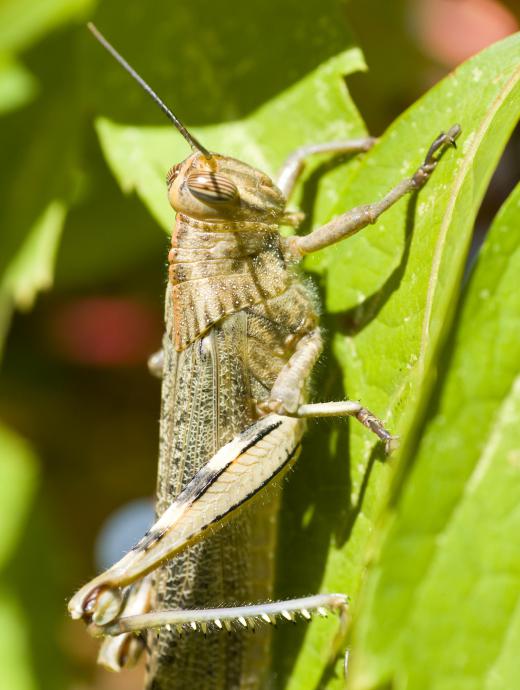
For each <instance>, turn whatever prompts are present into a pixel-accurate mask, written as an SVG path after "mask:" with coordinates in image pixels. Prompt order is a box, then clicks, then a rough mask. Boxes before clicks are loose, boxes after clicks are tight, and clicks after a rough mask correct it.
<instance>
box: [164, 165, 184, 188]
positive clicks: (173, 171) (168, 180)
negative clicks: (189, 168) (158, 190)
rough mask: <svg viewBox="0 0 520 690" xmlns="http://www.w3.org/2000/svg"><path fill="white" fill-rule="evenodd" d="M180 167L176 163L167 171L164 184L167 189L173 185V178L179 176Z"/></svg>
mask: <svg viewBox="0 0 520 690" xmlns="http://www.w3.org/2000/svg"><path fill="white" fill-rule="evenodd" d="M181 165H182V164H181V163H177V165H174V166H173V167H171V168H170V169H169V170H168V173H167V174H166V184H167V186H168V189H170V187H171V186H172V184H173V181H174V180H175V178H176V177H177V175H178V174H179V170H180V169H181Z"/></svg>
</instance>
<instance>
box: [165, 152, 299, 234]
mask: <svg viewBox="0 0 520 690" xmlns="http://www.w3.org/2000/svg"><path fill="white" fill-rule="evenodd" d="M166 182H167V185H168V198H169V200H170V204H171V205H172V207H173V208H174V209H175V211H178V212H180V213H184V214H185V215H187V216H192V217H194V218H198V219H199V220H225V221H257V222H262V223H279V222H280V219H281V217H282V215H283V212H284V209H285V198H284V196H283V194H282V192H281V191H280V190H279V189H278V187H276V185H275V184H274V183H273V181H272V180H271V178H270V177H268V176H267V175H266V174H265V173H263V172H261V171H260V170H257V169H256V168H253V167H251V166H250V165H247V163H242V161H239V160H237V159H236V158H228V157H227V156H220V155H218V154H212V155H211V157H210V158H208V157H207V156H204V155H203V154H201V153H198V152H196V153H194V154H192V155H191V156H190V157H189V158H187V159H186V160H185V161H184V162H182V163H179V164H178V165H175V166H174V167H173V168H172V169H171V170H170V171H169V173H168V175H167V178H166Z"/></svg>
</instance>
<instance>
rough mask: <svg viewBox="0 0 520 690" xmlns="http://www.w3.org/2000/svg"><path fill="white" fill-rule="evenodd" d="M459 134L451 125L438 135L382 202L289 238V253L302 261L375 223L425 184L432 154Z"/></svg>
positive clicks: (432, 162) (434, 163)
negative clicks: (419, 162)
mask: <svg viewBox="0 0 520 690" xmlns="http://www.w3.org/2000/svg"><path fill="white" fill-rule="evenodd" d="M460 132H461V129H460V126H459V125H454V126H453V127H452V128H451V129H450V130H449V131H448V132H447V133H444V132H443V133H441V134H440V135H439V136H438V137H437V139H435V141H434V142H433V144H432V145H431V146H430V149H429V151H428V153H427V154H426V158H425V160H424V163H423V164H422V165H421V166H420V168H419V169H418V170H417V171H416V173H415V174H414V175H412V177H410V178H408V179H405V180H403V181H402V182H400V183H399V184H398V185H396V186H395V187H394V188H393V189H392V190H391V191H390V192H389V193H388V194H387V195H386V196H385V197H383V199H381V201H378V202H376V203H374V204H367V205H365V206H357V207H356V208H353V209H352V210H350V211H348V212H347V213H343V214H341V215H340V216H337V218H334V220H332V221H331V222H330V223H327V224H326V225H323V226H322V227H321V228H317V229H316V230H314V231H313V232H311V233H310V234H308V235H302V236H293V237H288V238H287V240H286V243H287V247H288V249H289V253H290V254H291V255H292V256H293V257H294V258H296V259H298V258H301V257H302V256H304V255H305V254H311V253H312V252H317V251H319V250H320V249H324V248H325V247H328V246H329V245H331V244H335V243H336V242H339V241H341V240H343V239H345V238H346V237H350V236H351V235H354V234H355V233H357V232H359V231H360V230H361V229H362V228H364V227H366V226H367V225H369V224H370V223H375V222H376V220H377V219H378V218H379V216H380V215H381V214H382V213H384V212H385V211H386V210H387V209H389V208H390V206H393V205H394V204H395V203H396V201H399V199H401V198H402V197H403V196H404V195H405V194H408V193H409V192H413V191H416V190H418V189H420V188H421V187H422V186H423V185H425V184H426V182H427V181H428V179H429V177H430V175H431V174H432V172H433V171H434V170H435V167H436V166H437V163H438V161H439V157H438V156H437V157H435V154H436V153H437V152H439V151H442V149H444V148H445V147H446V146H450V145H451V146H455V140H456V139H457V137H458V136H459V134H460Z"/></svg>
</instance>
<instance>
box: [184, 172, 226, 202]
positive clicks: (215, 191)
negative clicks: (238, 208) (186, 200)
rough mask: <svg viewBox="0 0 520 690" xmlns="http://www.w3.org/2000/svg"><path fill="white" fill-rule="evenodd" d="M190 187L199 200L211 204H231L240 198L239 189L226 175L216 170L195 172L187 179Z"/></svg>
mask: <svg viewBox="0 0 520 690" xmlns="http://www.w3.org/2000/svg"><path fill="white" fill-rule="evenodd" d="M186 182H187V184H188V189H189V190H190V192H191V193H192V194H193V196H194V197H195V198H196V199H199V201H205V202H207V203H209V204H229V203H231V202H233V201H235V200H236V199H238V189H237V187H236V185H235V184H234V183H233V182H231V180H230V179H229V178H227V177H225V176H224V175H220V174H219V173H214V172H205V171H202V172H193V173H191V174H190V175H188V178H187V180H186Z"/></svg>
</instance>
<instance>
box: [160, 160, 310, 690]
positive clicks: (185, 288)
mask: <svg viewBox="0 0 520 690" xmlns="http://www.w3.org/2000/svg"><path fill="white" fill-rule="evenodd" d="M217 164H218V169H219V173H218V175H220V176H222V179H224V175H226V179H231V177H234V178H235V180H236V182H237V183H238V184H239V185H240V189H241V194H242V195H245V194H246V193H247V191H248V190H250V193H251V195H255V196H258V197H262V196H264V195H265V196H267V197H269V198H270V200H271V201H272V203H273V205H275V206H276V211H278V209H283V205H284V204H283V199H282V198H281V195H280V193H279V192H278V191H277V190H276V188H274V187H273V185H272V183H271V182H270V180H269V179H268V178H267V177H266V176H265V175H261V174H260V173H255V174H254V175H253V174H251V170H250V169H249V168H248V167H247V166H244V165H243V164H240V163H239V162H238V161H233V160H230V159H226V158H223V159H218V158H217ZM197 171H200V175H197ZM206 175H207V176H208V179H209V182H210V183H211V182H212V181H215V173H212V172H209V173H208V165H207V161H206V159H205V158H204V157H203V156H200V155H198V156H197V155H196V156H195V157H192V159H191V160H189V161H188V162H187V164H185V165H184V166H183V167H181V169H180V170H179V171H178V173H177V174H176V176H175V179H174V180H172V181H171V182H170V198H172V202H173V204H174V205H175V206H177V208H178V209H179V212H178V215H177V219H176V224H175V228H174V232H173V236H172V249H171V251H170V254H169V259H170V270H169V284H168V290H167V295H166V333H165V337H164V349H163V352H164V364H163V367H164V369H163V384H162V390H163V393H162V401H163V402H162V413H161V433H160V439H161V440H160V461H159V475H158V476H159V479H158V492H157V496H158V503H157V512H158V514H159V515H160V514H162V513H163V511H164V510H165V509H166V508H167V507H168V505H169V504H170V503H171V500H172V496H177V495H178V494H179V493H180V491H181V490H182V489H184V488H185V486H186V484H187V483H188V481H189V480H190V479H192V477H193V476H194V475H195V474H196V473H197V472H198V471H199V470H201V469H202V468H203V467H204V465H205V464H206V463H207V461H208V460H209V459H210V458H211V457H212V456H213V455H214V454H215V453H216V452H217V451H218V450H219V448H221V447H222V446H223V445H224V444H225V443H227V442H229V441H231V440H232V439H233V438H234V437H235V436H236V435H237V434H238V433H239V432H241V431H243V430H244V429H245V428H247V427H248V426H250V425H251V424H252V423H253V421H254V420H255V419H256V418H257V417H258V412H257V409H256V405H257V402H260V401H264V400H266V399H268V397H269V392H270V390H271V388H272V386H273V384H274V382H275V380H276V378H277V376H278V374H279V373H280V370H281V369H282V368H283V366H284V365H285V364H286V362H287V361H288V359H289V357H290V354H291V351H292V349H293V346H291V344H292V343H293V342H294V341H295V340H297V339H299V338H300V337H301V336H302V335H304V334H305V333H306V332H308V331H309V329H310V328H312V327H314V326H315V324H316V321H317V318H316V314H315V311H314V308H313V303H312V298H310V296H309V295H308V294H307V291H306V290H305V289H304V288H302V286H301V285H300V284H299V282H298V281H297V280H296V279H295V278H293V277H292V276H290V275H289V274H288V272H287V266H286V259H285V258H284V254H283V247H282V241H281V238H280V236H279V234H278V232H277V226H276V224H275V223H274V222H273V221H275V220H276V211H275V210H274V209H273V210H272V211H269V212H267V213H266V215H265V217H264V218H258V213H257V212H255V215H256V217H257V219H256V220H242V221H234V220H231V219H229V220H228V219H223V218H221V217H220V218H218V217H217V218H216V219H211V220H208V219H207V216H208V215H210V214H208V212H207V210H206V209H205V208H202V207H201V208H200V212H199V215H200V218H195V217H194V216H193V215H188V214H187V213H186V211H190V212H191V213H193V209H192V208H191V206H194V205H196V206H198V204H197V203H196V200H193V199H188V204H187V205H188V208H186V209H184V208H183V206H182V199H183V197H184V195H185V194H186V195H187V194H190V196H191V193H190V192H189V190H185V189H184V187H185V186H187V182H186V180H190V179H191V180H192V182H193V181H196V180H197V179H198V180H199V182H200V184H201V186H203V184H202V183H203V182H204V180H205V176H206ZM237 178H238V179H237ZM210 191H211V189H210ZM251 203H253V202H251ZM260 203H262V201H261V200H260V198H259V199H258V200H257V201H256V206H258V205H259V204H260ZM264 203H265V202H264ZM202 205H203V204H202V203H201V206H202ZM179 207H180V208H179ZM181 209H182V210H183V211H184V213H182V212H181ZM197 210H199V209H197ZM223 214H224V208H222V209H221V210H220V213H219V215H223ZM244 215H247V214H244ZM204 218H206V219H204ZM295 450H296V449H295ZM278 504H279V497H278V491H277V490H276V489H275V490H274V491H271V492H270V494H269V496H268V497H267V499H266V500H263V501H262V502H261V503H257V504H256V505H255V506H253V507H252V508H251V509H246V510H243V511H242V512H241V515H240V519H239V520H237V519H234V520H233V521H232V522H230V523H229V524H227V525H226V526H224V527H223V528H222V530H220V531H218V532H217V533H215V534H213V535H211V536H210V537H209V538H208V539H205V540H204V541H202V542H200V543H199V544H196V545H194V546H193V547H192V548H191V549H190V550H188V551H187V552H186V553H185V554H182V555H180V556H178V557H177V558H176V559H175V560H173V561H172V562H170V563H169V564H167V565H165V566H163V567H162V568H161V570H160V571H159V573H158V575H157V577H156V580H155V584H154V598H155V605H154V606H153V608H154V609H160V608H164V609H172V608H184V609H190V608H191V609H193V608H198V607H214V606H216V605H219V604H220V605H226V606H231V605H236V604H238V603H243V602H251V601H266V600H269V599H271V598H272V595H273V592H272V585H273V568H274V560H273V554H274V548H275V541H276V512H277V510H278ZM269 636H270V628H269V626H265V625H264V626H262V628H260V629H259V631H258V632H257V634H256V635H255V636H252V635H244V634H241V633H239V632H238V633H236V632H234V633H233V634H231V635H214V634H213V635H209V636H208V637H207V638H206V639H205V638H204V637H203V636H197V635H184V636H183V637H182V638H180V639H179V635H178V632H177V630H175V629H173V630H172V629H170V630H168V629H166V628H161V629H160V630H159V631H158V632H152V633H151V640H150V647H151V650H152V651H151V659H150V671H151V675H152V676H153V678H154V680H153V681H151V684H150V688H155V687H157V688H161V689H162V688H168V689H171V690H173V688H176V689H177V688H184V687H193V688H200V690H205V689H206V688H207V689H208V690H209V688H248V689H249V688H251V689H253V688H259V687H262V677H263V675H264V673H265V670H266V668H268V659H269Z"/></svg>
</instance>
